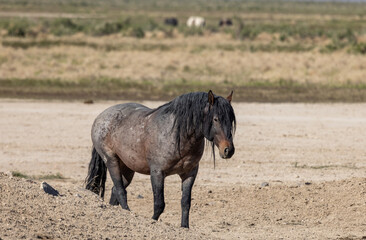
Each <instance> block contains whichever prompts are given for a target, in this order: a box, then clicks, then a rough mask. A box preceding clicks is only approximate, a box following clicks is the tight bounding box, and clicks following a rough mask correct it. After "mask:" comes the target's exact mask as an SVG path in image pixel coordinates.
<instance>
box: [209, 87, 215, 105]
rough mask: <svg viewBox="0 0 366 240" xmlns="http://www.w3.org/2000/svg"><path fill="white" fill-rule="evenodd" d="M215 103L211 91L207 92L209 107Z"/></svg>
mask: <svg viewBox="0 0 366 240" xmlns="http://www.w3.org/2000/svg"><path fill="white" fill-rule="evenodd" d="M214 101H215V96H214V94H213V93H212V91H211V90H210V91H208V102H209V103H210V105H211V106H212V105H213V104H214Z"/></svg>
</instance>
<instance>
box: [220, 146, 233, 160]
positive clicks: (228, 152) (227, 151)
mask: <svg viewBox="0 0 366 240" xmlns="http://www.w3.org/2000/svg"><path fill="white" fill-rule="evenodd" d="M219 153H220V157H221V158H223V159H228V158H231V157H232V156H233V155H234V153H235V147H234V145H233V144H230V145H228V146H223V147H219Z"/></svg>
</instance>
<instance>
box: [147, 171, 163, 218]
mask: <svg viewBox="0 0 366 240" xmlns="http://www.w3.org/2000/svg"><path fill="white" fill-rule="evenodd" d="M164 177H165V176H164V174H163V172H162V171H160V170H151V171H150V179H151V185H152V190H153V193H154V215H153V217H152V219H154V220H158V218H159V217H160V215H161V214H162V213H163V211H164V208H165V202H164Z"/></svg>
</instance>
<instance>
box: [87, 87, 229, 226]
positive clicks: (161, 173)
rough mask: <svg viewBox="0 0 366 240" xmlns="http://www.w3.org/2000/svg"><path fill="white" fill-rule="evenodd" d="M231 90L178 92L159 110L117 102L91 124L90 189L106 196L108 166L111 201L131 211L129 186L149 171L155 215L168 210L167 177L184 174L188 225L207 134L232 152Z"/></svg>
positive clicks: (184, 216)
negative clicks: (220, 93)
mask: <svg viewBox="0 0 366 240" xmlns="http://www.w3.org/2000/svg"><path fill="white" fill-rule="evenodd" d="M231 99H232V92H231V94H230V95H229V96H228V97H227V98H226V99H225V98H223V97H220V96H215V95H214V94H213V93H212V91H211V90H210V91H209V92H208V93H204V92H196V93H188V94H185V95H182V96H179V97H177V98H175V99H174V100H172V101H171V102H169V103H166V104H164V105H162V106H160V107H158V108H156V109H150V108H147V107H145V106H143V105H141V104H137V103H126V104H119V105H115V106H112V107H110V108H108V109H106V110H105V111H104V112H102V113H101V114H100V115H99V116H98V117H97V118H96V119H95V121H94V124H93V127H92V132H91V136H92V141H93V152H92V158H91V161H90V164H89V172H88V176H87V178H86V189H89V190H91V191H92V192H95V193H96V194H100V195H101V197H102V198H103V197H104V191H105V181H106V176H107V175H106V174H107V169H108V171H109V173H110V176H111V178H112V181H113V184H114V186H113V188H112V194H111V199H110V202H109V203H110V204H112V205H118V204H120V205H121V207H122V208H123V209H126V210H129V207H128V205H127V192H126V188H127V186H128V185H129V184H130V183H131V180H132V178H133V176H134V173H135V172H138V173H142V174H150V176H151V184H152V190H153V193H154V215H153V217H152V218H153V219H155V220H157V219H158V218H159V216H160V215H161V213H162V212H163V211H164V207H165V202H164V179H165V177H167V176H169V175H172V174H178V175H179V176H180V177H181V179H182V200H181V207H182V220H181V226H182V227H186V228H188V227H189V210H190V207H191V190H192V186H193V183H194V181H195V178H196V175H197V172H198V165H199V161H200V159H201V157H202V154H203V151H204V147H205V138H206V139H207V140H208V141H209V142H211V144H212V149H213V150H214V146H215V145H216V146H217V147H218V149H219V153H220V156H221V157H222V158H230V157H231V156H233V154H234V151H235V148H234V144H233V133H234V131H235V127H236V120H235V114H234V110H233V108H232V107H231Z"/></svg>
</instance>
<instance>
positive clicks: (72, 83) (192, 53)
mask: <svg viewBox="0 0 366 240" xmlns="http://www.w3.org/2000/svg"><path fill="white" fill-rule="evenodd" d="M192 17H193V18H192ZM365 68H366V4H365V2H363V1H336V2H331V1H307V2H303V1H277V0H273V1H271V0H267V1H261V0H256V1H250V0H242V1H240V0H185V1H178V0H173V1H172V0H157V1H147V0H135V1H129V0H125V1H121V0H103V1H102V0H62V1H61V0H32V1H26V0H1V1H0V97H16V98H53V99H83V100H95V99H113V100H125V99H131V100H169V99H172V98H173V97H175V96H177V95H179V94H182V93H185V92H189V91H208V90H209V89H212V90H213V91H214V92H215V93H217V94H220V95H221V94H222V95H226V94H228V93H229V91H230V90H232V89H233V90H234V91H235V94H234V96H235V100H240V101H247V102H253V101H255V102H362V101H365V100H366V71H365Z"/></svg>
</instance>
